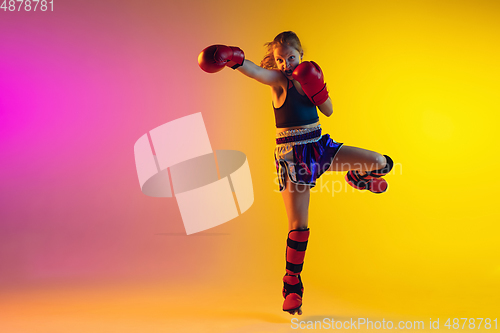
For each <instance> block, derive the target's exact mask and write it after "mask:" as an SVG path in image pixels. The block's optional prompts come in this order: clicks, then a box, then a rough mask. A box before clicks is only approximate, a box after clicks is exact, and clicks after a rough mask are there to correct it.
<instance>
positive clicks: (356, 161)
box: [328, 146, 387, 175]
mask: <svg viewBox="0 0 500 333" xmlns="http://www.w3.org/2000/svg"><path fill="white" fill-rule="evenodd" d="M386 163H387V161H386V159H385V157H384V155H381V154H379V153H377V152H374V151H371V150H366V149H362V148H357V147H351V146H343V147H342V148H340V150H339V152H338V153H337V156H335V158H334V159H333V161H332V164H331V165H330V168H329V169H328V171H349V170H357V171H360V174H361V175H363V174H365V172H363V171H371V170H377V169H380V168H383V167H384V166H385V165H386Z"/></svg>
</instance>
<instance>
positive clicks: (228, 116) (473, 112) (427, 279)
mask: <svg viewBox="0 0 500 333" xmlns="http://www.w3.org/2000/svg"><path fill="white" fill-rule="evenodd" d="M55 2H56V3H55V8H54V11H53V12H36V13H33V12H29V13H27V12H23V11H21V12H17V11H16V12H4V11H0V137H1V140H0V152H1V164H0V168H1V173H0V181H1V186H2V191H1V194H0V205H1V206H0V331H1V332H6V333H8V332H91V331H92V332H288V331H296V330H291V329H290V319H291V317H290V316H289V315H288V314H286V313H283V312H282V311H281V304H282V298H281V286H282V284H281V277H282V275H283V274H284V251H285V239H286V233H287V223H286V216H285V210H284V206H283V203H282V199H281V196H280V194H279V193H277V192H276V189H277V184H276V179H275V169H274V160H273V147H274V130H275V128H274V115H273V111H272V108H271V97H270V89H269V88H268V87H266V86H264V85H261V84H259V83H257V82H256V81H253V80H250V79H248V78H246V77H244V76H243V75H241V74H239V73H237V72H234V71H232V70H231V69H225V70H223V71H222V72H220V73H217V74H206V73H204V72H202V71H201V70H200V69H199V68H198V66H197V62H196V59H197V56H198V53H199V52H200V51H201V50H202V49H203V48H204V47H206V46H208V45H210V44H216V43H221V44H228V45H237V46H239V47H241V48H242V49H243V50H244V51H245V54H246V57H247V58H248V59H250V60H252V61H254V62H255V63H259V62H260V60H261V59H262V57H263V55H264V48H263V44H264V43H265V42H267V41H270V40H272V39H273V38H274V36H275V35H277V34H278V33H280V32H282V31H285V30H293V31H295V32H296V33H297V34H298V36H299V37H300V38H301V41H302V44H303V46H304V50H305V56H304V60H314V61H316V62H317V63H318V64H320V65H321V66H322V69H323V71H324V73H325V79H326V81H327V83H328V87H329V90H330V96H331V98H332V101H333V104H334V114H333V116H332V117H330V118H326V117H322V118H320V119H321V122H322V125H323V127H324V129H325V132H327V133H330V134H331V135H332V137H333V138H334V139H335V140H337V141H339V142H344V143H345V144H347V145H352V146H358V147H362V148H366V149H370V150H375V151H378V152H381V153H383V154H388V155H390V156H391V157H392V158H393V159H394V160H395V162H396V163H397V166H396V168H395V169H394V171H393V172H392V173H391V174H390V175H389V176H388V177H387V180H388V182H389V183H390V190H389V191H388V192H387V193H385V194H383V195H374V194H371V193H366V192H357V191H355V190H352V189H350V188H347V187H346V185H345V182H344V181H343V174H334V173H332V174H329V175H326V176H324V177H323V178H322V181H321V182H320V185H321V186H317V188H316V189H317V190H316V191H315V192H316V193H314V194H313V195H312V203H311V213H310V227H311V238H310V243H309V249H308V252H307V255H306V264H305V266H304V268H305V270H304V273H303V279H304V282H305V288H306V291H305V303H304V306H303V310H304V315H303V316H302V318H301V319H305V320H313V319H317V320H321V319H322V318H324V317H330V318H335V319H341V318H351V317H352V318H358V317H369V318H370V319H371V320H382V318H385V320H393V321H396V320H399V318H402V319H403V320H413V319H415V318H422V319H423V320H425V323H426V325H427V323H428V320H429V318H433V320H434V319H436V318H438V317H439V318H440V319H441V325H443V323H444V321H445V319H446V318H448V317H458V318H461V317H462V318H463V317H484V318H486V317H490V318H498V317H500V311H499V310H500V305H499V303H498V299H499V297H500V287H499V286H500V284H499V282H500V262H499V255H500V250H499V246H498V233H499V231H500V227H499V225H498V222H499V215H500V214H499V212H498V199H497V197H496V196H497V195H498V188H499V186H500V181H499V178H498V176H497V171H496V170H498V168H499V167H500V158H499V155H498V151H499V150H498V146H497V142H498V140H497V135H498V126H499V117H500V116H499V111H500V107H499V105H500V97H499V96H500V95H499V93H498V91H499V88H500V79H499V78H500V61H499V56H498V55H499V52H500V49H499V46H498V45H499V44H498V41H499V40H500V24H499V23H498V17H499V14H500V8H499V7H500V4H499V3H498V2H496V1H485V0H483V1H481V0H480V1H459V0H454V1H409V0H404V1H403V0H398V1H312V2H311V3H310V4H308V5H305V3H303V2H302V1H286V2H268V1H252V2H251V3H228V2H227V1H189V0H187V1H182V2H181V1H129V0H121V1H96V0H87V1H55ZM495 45H496V46H495ZM200 111H201V112H202V113H203V118H204V120H205V124H206V127H207V130H208V133H209V136H210V139H211V144H212V148H213V149H235V150H240V151H243V152H244V153H245V154H246V155H247V157H248V161H249V165H250V168H251V172H252V176H253V182H254V192H255V202H254V205H253V206H252V207H251V208H250V210H249V211H247V212H246V213H245V214H243V215H242V216H240V217H239V218H237V219H235V220H233V221H230V222H229V223H226V224H224V225H222V226H219V227H216V228H214V229H211V230H208V231H206V232H203V233H200V234H195V235H192V236H185V235H184V227H183V225H182V220H181V218H180V214H179V211H178V208H177V205H176V202H175V199H158V198H150V197H147V196H145V195H143V194H142V193H141V191H140V188H139V183H138V179H137V173H136V170H135V164H134V156H133V145H134V143H135V141H136V140H137V139H138V138H139V137H140V136H141V135H143V134H144V133H146V132H147V131H149V130H151V129H153V128H155V127H157V126H159V125H161V124H164V123H166V122H168V121H171V120H174V119H176V118H179V117H182V116H185V115H188V114H192V113H195V112H200ZM186 135H189V133H186ZM182 139H183V138H179V142H182ZM333 188H335V189H336V191H337V192H334V191H333V190H332V189H333ZM426 327H428V326H426ZM441 327H442V329H444V328H443V326H441ZM476 331H478V330H477V329H476ZM490 331H492V330H490Z"/></svg>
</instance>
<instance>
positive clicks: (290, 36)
mask: <svg viewBox="0 0 500 333" xmlns="http://www.w3.org/2000/svg"><path fill="white" fill-rule="evenodd" d="M283 45H288V46H291V47H293V48H294V49H296V50H297V51H299V53H300V57H301V58H302V55H303V54H304V50H303V49H302V45H301V44H300V40H299V37H297V35H296V34H295V32H293V31H284V32H282V33H280V34H279V35H278V36H276V37H274V40H273V41H272V42H269V43H265V44H264V46H265V47H266V48H267V51H266V55H265V56H264V59H262V61H261V62H260V67H262V68H265V69H276V68H278V66H277V65H276V61H275V60H274V49H275V48H276V47H278V46H283Z"/></svg>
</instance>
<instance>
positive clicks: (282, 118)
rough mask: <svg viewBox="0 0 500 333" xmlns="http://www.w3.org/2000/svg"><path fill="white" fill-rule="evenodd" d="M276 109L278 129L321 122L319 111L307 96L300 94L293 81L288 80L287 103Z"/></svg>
mask: <svg viewBox="0 0 500 333" xmlns="http://www.w3.org/2000/svg"><path fill="white" fill-rule="evenodd" d="M273 108H274V117H275V118H276V127H277V128H284V127H293V126H302V125H309V124H314V123H315V122H317V121H319V117H318V110H317V109H316V106H315V105H314V104H313V103H312V102H311V101H310V100H309V98H308V97H307V96H303V95H301V94H299V92H298V91H297V89H296V88H295V85H294V84H293V82H292V81H290V80H288V88H287V91H286V98H285V103H283V105H282V106H280V107H279V108H275V107H274V105H273Z"/></svg>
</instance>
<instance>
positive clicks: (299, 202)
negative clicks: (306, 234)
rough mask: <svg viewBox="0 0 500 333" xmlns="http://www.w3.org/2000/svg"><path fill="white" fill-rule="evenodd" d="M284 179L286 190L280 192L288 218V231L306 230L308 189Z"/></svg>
mask: <svg viewBox="0 0 500 333" xmlns="http://www.w3.org/2000/svg"><path fill="white" fill-rule="evenodd" d="M285 178H286V182H287V183H286V188H285V190H284V191H282V192H281V195H282V196H283V201H284V202H285V209H286V214H287V216H288V230H289V231H290V230H294V229H307V225H308V214H309V198H310V191H309V189H310V187H309V186H306V185H297V184H294V183H292V182H291V181H290V180H289V179H288V177H285Z"/></svg>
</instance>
